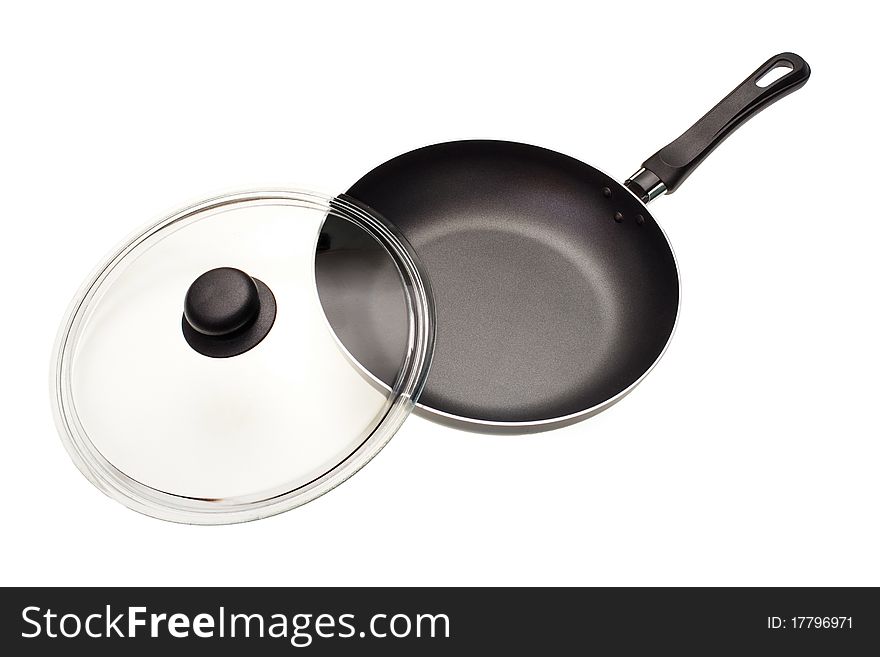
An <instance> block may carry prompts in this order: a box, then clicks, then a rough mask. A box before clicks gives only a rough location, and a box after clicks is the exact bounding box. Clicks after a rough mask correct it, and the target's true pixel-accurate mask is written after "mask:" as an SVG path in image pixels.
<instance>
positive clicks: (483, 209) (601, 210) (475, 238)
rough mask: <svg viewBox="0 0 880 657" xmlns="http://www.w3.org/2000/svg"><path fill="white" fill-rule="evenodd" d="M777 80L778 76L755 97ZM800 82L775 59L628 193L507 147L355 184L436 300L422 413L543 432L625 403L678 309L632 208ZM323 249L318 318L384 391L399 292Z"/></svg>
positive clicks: (603, 178) (413, 160) (799, 74)
mask: <svg viewBox="0 0 880 657" xmlns="http://www.w3.org/2000/svg"><path fill="white" fill-rule="evenodd" d="M778 67H786V68H789V67H790V69H791V70H790V71H789V72H788V73H786V74H785V75H784V76H783V77H781V78H779V79H777V80H776V81H774V82H771V83H770V84H768V85H766V86H763V87H762V86H758V84H757V82H758V81H759V80H761V79H762V78H763V77H764V76H765V75H766V74H767V73H768V72H769V71H771V70H773V69H776V68H778ZM809 76H810V68H809V66H808V65H807V63H806V62H805V61H804V60H803V59H801V58H800V57H799V56H797V55H795V54H792V53H783V54H780V55H777V56H776V57H772V58H771V59H769V60H768V61H767V62H766V63H764V64H763V65H762V66H761V67H760V68H759V69H758V70H757V71H755V72H754V73H753V74H752V75H750V76H749V77H748V78H747V79H746V80H745V81H744V82H743V83H742V84H741V85H739V86H738V87H737V88H736V89H734V90H733V92H731V93H730V94H729V95H728V96H727V97H726V98H724V100H722V101H721V102H720V103H718V105H716V106H715V107H714V108H712V109H711V110H710V111H709V112H708V113H707V114H706V115H705V116H704V117H703V118H701V119H700V120H699V121H698V122H697V123H696V124H694V126H693V127H691V128H690V129H689V130H688V131H687V132H685V133H684V134H683V135H681V136H680V137H679V138H678V139H676V140H675V141H673V142H672V143H671V144H669V145H668V146H666V147H664V148H662V149H661V150H660V151H658V152H657V153H656V154H655V155H653V156H651V157H650V158H648V160H646V161H645V163H644V164H643V165H642V168H641V169H639V171H638V172H637V173H636V174H634V175H633V176H632V177H631V178H630V179H629V180H627V181H626V182H625V183H624V185H621V184H619V183H617V182H616V181H615V180H613V179H612V178H610V177H609V176H608V175H606V174H604V173H602V172H601V171H599V170H598V169H595V168H593V167H591V166H590V165H588V164H584V163H583V162H580V161H579V160H576V159H573V158H571V157H568V156H567V155H562V154H560V153H556V152H553V151H550V150H546V149H543V148H538V147H536V146H528V145H525V144H518V143H512V142H503V141H459V142H451V143H445V144H437V145H434V146H428V147H425V148H421V149H418V150H415V151H412V152H410V153H407V154H405V155H401V156H399V157H396V158H394V159H393V160H390V161H389V162H386V163H385V164H382V165H381V166H379V167H377V168H375V169H373V170H372V171H371V172H370V173H368V174H367V175H365V176H364V177H363V178H361V179H360V180H359V181H358V182H357V183H355V184H354V185H353V186H352V187H351V189H349V190H348V192H347V196H349V197H351V198H353V199H355V200H356V201H358V202H360V203H363V204H365V205H368V206H370V207H372V208H373V209H375V210H377V211H378V212H379V213H381V214H383V215H384V216H385V217H386V218H387V219H388V220H389V221H391V222H392V223H393V224H395V225H396V226H397V227H398V228H399V230H400V231H401V232H402V233H403V235H404V236H405V237H406V238H407V239H408V240H409V242H410V243H411V244H412V246H413V248H414V249H415V251H416V253H417V254H418V256H419V257H420V259H421V261H422V264H423V265H424V267H425V269H426V270H427V272H428V274H429V276H430V279H431V283H432V285H433V289H434V297H435V303H436V316H437V323H436V326H437V329H436V330H437V333H436V348H435V349H436V350H435V356H434V360H433V364H432V368H431V373H430V375H429V377H428V382H427V385H426V387H425V391H424V393H423V394H422V396H421V398H420V407H421V409H422V411H423V412H426V413H428V414H429V415H430V416H432V417H433V418H434V419H439V420H441V421H447V422H450V423H453V424H458V425H461V424H463V425H465V426H466V427H467V428H471V429H477V430H487V431H512V432H526V431H538V430H543V429H547V428H552V427H555V426H559V425H562V424H566V423H569V422H574V421H577V420H580V419H583V418H585V417H588V416H590V415H592V414H594V413H596V412H599V411H600V410H603V409H604V408H607V407H608V406H609V405H611V404H612V403H614V402H615V401H617V400H619V399H620V398H621V397H623V396H624V395H625V394H626V393H627V392H629V391H630V390H632V388H633V387H634V386H635V385H636V384H637V383H638V382H639V381H640V380H641V379H642V378H643V377H644V376H645V375H646V374H647V373H648V372H649V371H650V370H651V368H652V367H653V366H654V364H655V363H656V362H657V360H658V359H659V358H660V356H661V355H662V353H663V351H664V350H665V348H666V345H667V344H668V342H669V339H670V337H671V335H672V332H673V328H674V326H675V322H676V318H677V316H678V306H679V278H678V270H677V267H676V263H675V258H674V256H673V254H672V250H671V248H670V246H669V243H668V241H667V239H666V236H665V235H664V233H663V231H662V230H661V228H660V226H659V225H658V224H657V223H656V222H655V221H654V219H653V218H652V216H651V214H650V212H649V211H648V209H647V208H646V206H645V204H646V203H648V202H649V201H651V200H652V199H654V198H655V197H657V196H659V195H660V194H662V193H664V192H665V193H671V192H673V191H675V190H676V189H677V188H678V186H679V185H680V184H681V183H682V182H683V181H684V179H685V178H687V176H688V175H690V173H691V172H692V171H693V170H694V169H695V168H696V167H697V165H698V164H699V163H700V162H701V161H702V160H703V158H705V157H706V156H707V155H708V154H709V153H710V152H712V150H714V149H715V147H717V146H718V145H719V144H720V143H721V142H722V141H723V140H724V139H725V138H726V137H727V136H728V135H730V134H731V133H732V132H733V131H734V130H736V129H737V128H738V127H739V126H740V125H742V124H743V123H744V122H745V121H747V120H748V119H750V118H751V117H753V116H755V115H756V114H757V113H758V112H760V111H761V110H762V109H764V108H765V107H767V106H769V105H771V104H772V103H774V102H775V101H777V100H779V99H780V98H782V97H783V96H785V95H787V94H789V93H791V92H792V91H794V90H796V89H798V88H800V87H801V86H803V85H804V84H805V83H806V81H807V79H808V78H809ZM323 239H324V240H325V243H326V242H328V241H329V240H334V241H336V242H337V246H339V244H340V243H342V244H345V243H346V240H348V241H349V246H350V247H351V248H349V249H345V248H343V249H336V248H334V249H333V253H335V254H336V256H335V258H334V259H330V258H326V259H322V258H320V257H318V258H317V260H316V262H317V267H316V272H317V282H318V290H319V294H320V297H321V300H322V303H323V305H324V308H325V310H326V312H327V316H328V319H329V320H330V323H331V325H332V326H333V328H334V330H335V331H336V333H337V335H338V336H339V338H340V339H341V341H342V342H343V344H345V345H346V347H348V349H349V350H350V351H351V352H352V354H353V355H354V356H355V357H356V358H357V359H358V360H359V361H360V362H361V363H362V364H364V365H365V367H367V369H369V370H370V371H371V372H373V373H375V374H376V375H377V376H378V377H379V378H382V379H384V380H385V381H386V382H389V381H388V378H389V377H390V376H391V374H390V373H393V372H395V371H397V368H398V362H397V360H398V358H399V354H400V353H401V350H400V348H399V345H400V344H401V341H402V340H405V336H403V335H401V334H400V333H399V331H400V327H405V326H406V323H405V321H402V320H401V319H400V317H399V315H400V314H401V313H402V312H405V310H404V309H402V308H401V307H400V306H399V300H398V299H397V298H396V297H394V296H393V295H384V296H383V295H382V294H381V293H380V292H381V290H382V289H383V288H385V286H386V283H388V281H391V282H390V283H389V284H388V287H387V289H393V287H394V284H393V281H392V279H393V272H390V273H389V272H387V271H386V272H383V271H382V270H381V264H380V263H382V262H385V261H386V260H387V259H386V258H382V257H375V258H374V257H372V256H371V255H370V253H369V249H368V248H366V246H365V245H363V244H360V245H358V244H357V242H358V240H357V236H356V235H352V234H350V232H348V233H347V232H346V227H345V226H344V225H342V223H341V222H332V221H328V223H327V225H325V227H324V235H323ZM340 253H347V254H348V255H347V256H344V257H342V258H340V257H339V254H340ZM389 276H390V277H391V278H388V277H389ZM383 280H384V281H386V282H385V283H383ZM383 298H386V301H382V299H383ZM377 299H379V301H378V302H377ZM359 300H360V301H359ZM377 303H378V305H377Z"/></svg>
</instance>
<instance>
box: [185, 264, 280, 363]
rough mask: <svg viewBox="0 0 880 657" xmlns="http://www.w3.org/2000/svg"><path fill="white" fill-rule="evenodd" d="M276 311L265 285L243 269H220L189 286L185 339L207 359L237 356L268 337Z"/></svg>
mask: <svg viewBox="0 0 880 657" xmlns="http://www.w3.org/2000/svg"><path fill="white" fill-rule="evenodd" d="M275 312H276V305H275V296H274V295H273V294H272V291H271V290H270V289H269V288H268V287H267V286H266V284H265V283H263V282H262V281H259V280H258V279H256V278H252V277H251V276H248V275H247V274H246V273H245V272H243V271H241V270H240V269H234V268H232V267H219V268H217V269H212V270H210V271H207V272H205V273H204V274H202V275H201V276H199V277H198V278H197V279H196V280H195V281H193V283H192V285H190V286H189V289H188V290H187V292H186V297H185V298H184V302H183V336H184V338H185V339H186V341H187V343H188V344H189V346H190V347H192V348H193V349H195V350H196V351H197V352H199V353H200V354H202V355H204V356H210V357H212V358H228V357H230V356H237V355H239V354H242V353H244V352H246V351H248V350H249V349H252V348H253V347H255V346H256V345H257V344H259V343H260V342H261V341H262V340H263V338H265V337H266V335H267V334H268V333H269V329H271V328H272V324H273V323H274V321H275Z"/></svg>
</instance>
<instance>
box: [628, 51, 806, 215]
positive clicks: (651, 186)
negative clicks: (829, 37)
mask: <svg viewBox="0 0 880 657" xmlns="http://www.w3.org/2000/svg"><path fill="white" fill-rule="evenodd" d="M777 68H787V69H790V70H789V71H788V72H787V73H785V74H784V75H782V76H781V77H779V78H778V79H775V80H774V81H772V82H769V83H767V84H762V85H759V83H763V82H764V80H763V78H764V76H765V75H767V74H768V73H770V71H773V70H774V69H777ZM809 77H810V66H809V65H808V64H807V62H805V61H804V60H803V58H802V57H800V56H799V55H795V54H794V53H791V52H784V53H780V54H779V55H775V56H774V57H771V58H770V59H768V60H767V61H766V62H764V63H763V64H762V65H761V66H760V67H759V68H758V70H756V71H755V72H754V73H752V74H751V75H750V76H749V77H747V78H746V79H745V80H744V81H743V83H742V84H740V85H739V86H738V87H737V88H736V89H734V90H733V91H731V92H730V93H729V94H728V95H727V96H726V97H725V98H724V100H722V101H721V102H720V103H718V104H717V105H716V106H715V107H713V108H712V109H710V110H709V111H708V112H707V113H706V115H705V116H703V118H701V119H700V120H699V121H697V122H696V123H695V124H694V125H693V126H691V127H690V128H689V129H688V130H687V131H686V132H685V133H684V134H683V135H681V137H679V138H678V139H676V140H675V141H673V142H672V143H671V144H669V145H668V146H664V147H663V148H661V149H660V150H659V151H657V152H656V153H655V154H654V155H652V156H651V157H649V158H648V159H647V160H645V162H644V163H643V164H642V168H641V169H639V170H638V171H637V172H636V173H634V174H633V175H632V176H630V178H629V179H628V180H627V181H626V183H625V184H626V186H627V187H629V188H630V189H631V190H632V191H633V192H634V193H635V194H636V196H638V197H639V198H641V199H642V200H643V201H645V202H646V203H647V202H648V201H651V200H653V199H655V198H656V197H658V196H660V195H661V194H663V193H664V192H665V193H667V194H671V193H672V192H674V191H675V190H676V189H678V186H679V185H681V183H683V182H684V181H685V179H686V178H687V177H688V176H689V175H691V173H693V171H694V169H696V168H697V166H699V164H700V162H702V161H703V160H704V159H705V158H706V156H707V155H709V153H711V152H712V151H713V150H715V148H716V147H717V146H718V145H719V144H720V143H721V142H722V141H724V140H725V139H726V138H727V137H728V136H729V135H730V134H731V133H733V132H734V131H735V130H736V129H737V128H739V127H740V126H741V125H742V124H743V123H745V122H746V121H748V120H749V119H750V118H752V117H753V116H755V115H756V114H758V113H759V112H760V111H761V110H762V109H764V108H765V107H769V106H770V105H772V104H773V103H775V102H776V101H777V100H779V99H780V98H782V97H783V96H787V95H788V94H790V93H791V92H792V91H795V90H797V89H800V88H801V87H802V86H804V85H805V84H806V82H807V80H808V79H809ZM769 78H770V76H768V78H767V79H768V80H769Z"/></svg>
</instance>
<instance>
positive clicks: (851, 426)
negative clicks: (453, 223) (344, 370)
mask: <svg viewBox="0 0 880 657" xmlns="http://www.w3.org/2000/svg"><path fill="white" fill-rule="evenodd" d="M820 5H821V6H823V7H824V8H822V9H817V8H813V7H819V6H820ZM6 7H7V8H5V9H4V10H3V12H2V16H0V61H2V62H3V63H2V68H0V76H2V96H3V99H2V101H0V116H2V121H0V135H2V140H0V181H2V182H0V185H2V190H3V205H2V211H0V212H2V221H3V229H4V231H3V241H2V243H3V246H2V251H0V253H2V258H0V267H2V280H3V286H2V298H3V306H4V310H3V318H2V328H0V331H2V336H0V337H2V339H0V345H2V350H3V355H2V360H0V362H2V370H0V372H2V375H0V386H2V396H0V399H2V416H0V419H2V425H0V426H2V431H0V437H2V441H3V446H2V451H0V454H2V477H0V495H2V499H3V513H2V522H3V530H2V533H3V540H2V541H0V544H2V547H0V551H2V559H0V582H2V584H22V585H36V584H116V585H138V584H141V585H153V584H156V585H158V584H212V585H222V584H235V585H247V584H253V585H306V584H312V585H331V584H388V585H392V584H402V585H428V584H441V585H446V584H502V585H506V584H511V585H512V584H562V585H567V584H607V585H630V584H673V585H684V584H697V585H702V584H730V585H746V584H754V585H761V584H765V585H777V584H778V585H782V584H790V585H806V584H822V585H825V584H829V585H830V584H838V585H860V584H873V585H878V584H880V560H878V556H877V555H878V554H880V526H878V503H880V477H878V466H880V444H878V439H880V430H878V419H877V414H878V406H877V403H878V402H877V380H876V376H875V373H876V371H877V367H878V321H877V299H878V269H880V265H878V262H880V255H878V253H880V252H878V244H880V226H878V219H880V217H878V213H877V206H876V203H877V196H878V193H877V180H878V176H877V157H876V152H877V149H878V146H880V143H878V138H877V137H878V134H877V128H876V125H877V113H878V107H877V102H876V99H875V98H876V96H875V93H876V92H875V87H876V84H875V81H874V78H875V77H876V74H877V62H878V57H877V46H876V35H875V30H876V26H877V16H876V14H875V13H874V12H875V10H874V9H873V6H872V5H871V3H855V2H835V3H814V4H813V3H810V4H808V3H792V2H784V3H783V2H739V3H735V4H733V5H729V6H727V5H726V6H725V7H723V8H721V7H718V8H715V7H714V6H713V5H712V4H711V3H687V4H685V3H671V2H663V3H656V2H650V3H646V2H636V1H635V0H630V1H629V2H626V3H619V4H612V3H597V4H596V5H595V6H591V5H588V4H586V3H577V4H575V3H571V4H561V3H555V2H549V1H547V0H543V1H542V2H537V3H529V4H518V3H512V2H503V3H477V2H474V1H470V2H464V3H457V2H449V1H447V2H444V3H441V4H435V5H431V6H428V5H424V4H421V3H412V2H409V3H399V4H391V3H385V2H370V3H365V2H361V3H354V2H353V3H348V4H343V3H339V2H320V3H318V2H313V3H281V2H278V3H268V2H247V3H244V2H240V3H222V2H201V3H199V2H192V3H181V2H173V3H164V2H151V3H144V4H142V5H141V6H140V8H135V7H133V6H132V5H130V4H129V3H113V2H106V3H96V2H77V3H61V2H59V3H56V4H48V3H42V2H32V3H18V4H17V5H7V6H6ZM784 50H792V51H794V52H797V53H799V54H801V55H803V56H804V57H805V58H806V59H807V60H808V61H809V62H810V64H811V65H812V69H813V77H812V79H811V81H810V82H809V84H808V85H807V86H806V87H805V88H804V89H802V90H801V91H798V92H797V93H795V94H794V95H792V96H790V97H788V98H786V99H784V100H782V101H781V102H780V103H778V104H777V105H776V106H774V107H773V108H771V109H770V110H768V111H767V112H765V113H763V114H762V115H761V116H759V117H758V118H757V119H755V120H754V121H753V122H751V123H750V124H749V125H747V126H746V127H744V128H743V129H742V130H741V131H740V132H739V133H737V134H736V135H734V136H733V137H732V138H731V139H730V140H728V141H727V142H726V143H725V144H724V145H723V146H722V147H721V148H719V149H718V151H716V152H715V153H714V154H713V155H712V156H711V157H710V158H709V160H707V161H706V162H705V164H704V165H703V166H702V167H701V168H700V170H699V171H698V172H697V173H695V174H694V175H693V176H692V177H691V178H690V179H689V180H688V181H687V182H686V184H685V185H684V186H683V187H682V190H681V191H680V192H678V193H676V194H675V195H673V196H670V197H669V198H661V199H659V200H658V201H656V202H655V203H654V204H653V205H652V208H651V209H652V213H654V216H655V217H656V218H657V220H658V221H660V223H661V224H662V225H663V226H664V228H665V229H666V231H667V233H668V235H669V238H670V240H671V242H672V244H673V246H674V248H675V250H676V254H677V256H678V259H679V265H680V268H681V276H682V285H683V288H682V290H683V291H682V308H681V317H680V320H679V326H678V330H677V333H676V335H675V337H674V340H673V342H672V345H671V347H670V348H669V350H668V352H667V354H666V356H665V357H664V359H663V361H662V362H661V363H660V365H659V366H658V367H657V368H656V370H655V371H654V372H653V373H652V374H651V375H650V376H649V377H648V378H647V379H646V380H645V382H644V383H643V384H642V385H641V386H640V387H639V388H638V389H637V390H636V391H635V392H633V394H632V395H630V396H629V397H628V398H627V399H625V400H624V401H622V402H621V403H620V404H618V405H616V406H615V407H613V408H612V409H610V410H609V411H607V412H605V413H603V414H601V415H599V416H597V417H595V418H593V419H590V420H587V421H586V422H583V423H581V424H578V425H575V426H573V427H569V428H566V429H563V430H559V431H555V432H552V433H546V434H539V435H533V436H524V437H490V436H484V435H477V434H469V433H463V432H457V431H454V430H451V429H447V428H442V427H440V426H437V425H434V424H431V423H429V422H428V421H426V420H423V419H421V418H411V420H410V421H409V422H407V424H406V425H405V426H404V428H403V429H402V430H401V431H400V432H399V434H398V435H397V436H396V437H395V438H394V440H392V441H391V443H390V444H389V446H388V447H387V448H386V449H385V450H384V451H383V452H382V453H381V454H380V455H379V457H377V458H376V459H375V460H374V461H373V462H372V463H371V464H370V465H369V466H367V467H366V468H365V469H364V470H363V471H362V472H360V473H359V474H358V475H356V476H355V477H354V478H353V479H352V480H350V481H349V482H347V483H346V484H345V485H343V486H341V487H340V488H338V489H336V490H335V491H333V492H332V493H330V494H329V495H326V496H324V497H323V498H321V499H319V500H317V501H315V502H313V503H311V504H308V505H306V506H305V507H302V508H300V509H297V510H295V511H292V512H290V513H287V514H283V515H280V516H277V517H274V518H271V519H268V520H264V521H260V522H256V523H250V524H246V525H238V526H227V527H215V528H204V527H188V526H180V525H174V524H170V523H166V522H161V521H158V520H153V519H150V518H147V517H142V516H140V515H138V514H136V513H133V512H131V511H129V510H127V509H125V508H123V507H122V506H120V505H119V504H117V503H115V502H113V501H111V500H110V499H109V498H106V497H105V496H103V495H102V494H101V493H99V492H98V491H97V490H96V489H94V488H93V487H92V486H91V485H90V484H89V483H88V482H87V481H86V480H85V479H84V478H83V477H82V476H81V475H80V473H79V472H78V471H77V470H76V468H75V467H74V466H73V465H72V463H71V462H70V460H69V459H68V456H67V454H66V452H65V451H64V449H63V448H62V445H61V443H60V441H59V439H58V437H57V435H56V432H55V428H54V426H53V422H52V418H51V412H50V406H49V401H48V400H49V394H48V385H47V380H48V369H49V359H50V352H51V347H52V343H53V340H54V337H55V332H56V329H57V326H58V323H59V322H60V320H61V318H62V315H63V312H64V309H65V307H66V305H67V303H68V302H69V300H70V299H71V297H72V295H73V294H74V292H75V291H76V289H77V287H78V285H79V283H80V281H81V279H82V278H84V277H85V276H86V274H87V273H88V272H89V271H90V270H91V269H92V267H93V266H94V265H95V264H96V263H97V262H98V260H99V259H101V258H102V257H103V256H104V254H105V253H106V252H107V251H108V250H109V249H110V248H111V247H113V246H114V245H115V244H116V243H117V242H118V241H119V240H120V239H121V238H122V237H124V236H125V235H127V234H128V233H130V232H131V231H132V230H133V229H135V228H137V227H138V226H140V225H142V224H144V223H146V222H149V221H152V220H154V219H156V218H158V217H160V216H163V215H164V214H165V213H166V212H168V211H171V210H174V209H176V208H177V207H180V206H183V205H185V204H186V203H188V202H190V201H193V200H198V199H200V198H202V197H207V196H210V195H212V194H214V193H216V192H223V191H228V190H237V189H242V188H247V187H253V186H256V187H267V186H269V187H271V186H281V187H291V186H300V187H306V188H311V189H316V190H320V191H324V192H326V193H336V192H340V191H342V190H344V189H345V188H347V187H348V185H350V184H351V183H352V182H354V181H355V180H357V179H358V178H359V177H360V176H361V175H362V174H363V173H365V172H367V171H368V170H369V169H371V168H372V167H373V166H375V165H377V164H379V163H380V162H382V161H384V160H386V159H388V158H390V157H392V156H394V155H397V154H399V153H402V152H405V151H408V150H410V149H412V148H415V147H418V146H422V145H425V144H429V143H432V142H438V141H444V140H451V139H462V138H497V139H509V140H516V141H524V142H530V143H534V144H539V145H542V146H546V147H549V148H552V149H555V150H559V151H562V152H565V153H567V154H569V155H572V156H574V157H576V158H579V159H582V160H585V161H587V162H590V163H592V164H594V165H596V166H598V167H600V168H602V169H604V170H605V171H608V172H610V173H611V174H613V175H615V176H617V177H618V179H623V178H625V177H626V176H627V175H628V174H630V173H632V172H633V171H634V170H635V169H636V168H637V167H638V165H639V164H640V163H641V162H642V160H643V159H644V158H645V157H647V156H648V155H650V154H651V153H653V152H654V151H655V150H657V148H659V147H660V146H662V145H663V144H665V143H666V142H667V141H669V140H671V139H672V138H674V137H675V136H677V135H678V134H679V133H680V132H682V131H683V130H684V129H685V128H686V127H687V126H688V125H690V123H691V122H693V121H694V120H696V119H697V118H698V117H699V116H700V115H702V113H703V112H705V111H706V110H707V109H708V108H709V107H711V106H712V105H713V104H714V103H715V102H717V101H718V100H719V99H720V98H721V97H722V96H723V95H725V94H726V93H727V92H728V91H729V90H730V89H732V88H733V86H735V85H736V84H738V83H739V82H740V81H741V80H742V79H743V78H744V77H745V76H746V75H748V74H749V73H750V72H751V71H752V70H754V69H755V68H756V67H757V66H758V65H759V64H761V63H762V62H763V61H764V60H765V59H767V58H768V57H769V56H771V55H773V54H775V53H777V52H781V51H784ZM144 403H145V404H148V403H149V400H144Z"/></svg>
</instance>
